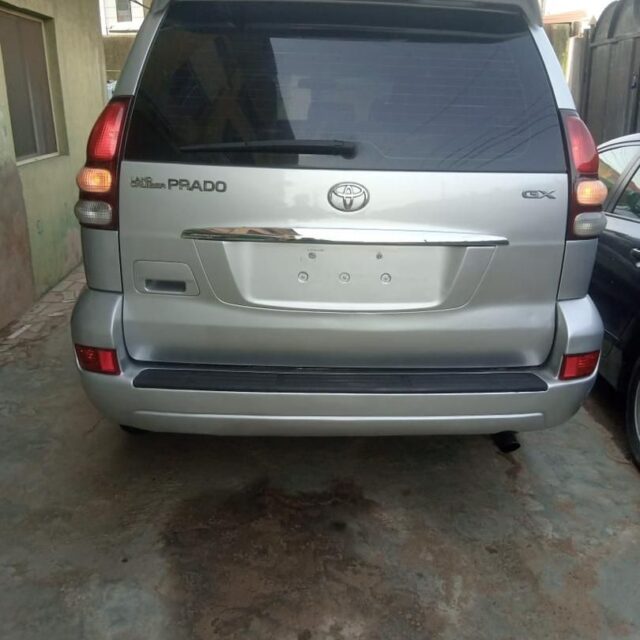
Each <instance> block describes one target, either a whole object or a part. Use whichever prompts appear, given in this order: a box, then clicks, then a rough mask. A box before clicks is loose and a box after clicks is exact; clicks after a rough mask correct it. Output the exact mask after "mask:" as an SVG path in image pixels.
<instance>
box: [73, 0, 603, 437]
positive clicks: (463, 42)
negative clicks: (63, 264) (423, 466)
mask: <svg viewBox="0 0 640 640" xmlns="http://www.w3.org/2000/svg"><path fill="white" fill-rule="evenodd" d="M540 23H541V19H540V11H539V7H538V3H537V0H526V1H522V2H518V1H517V0H511V1H509V0H502V1H496V0H492V1H491V2H482V1H465V2H459V3H458V2H454V1H451V2H447V3H443V2H433V1H430V0H418V1H417V2H412V3H405V2H403V3H394V2H380V1H375V0H374V1H371V2H362V1H360V0H358V1H355V0H353V1H350V0H337V1H332V2H328V1H327V2H323V1H315V0H311V1H301V0H293V1H286V2H280V1H276V2H264V1H257V2H255V1H245V0H160V1H158V0H156V2H155V3H154V5H153V7H152V9H151V12H150V14H149V16H148V17H147V19H146V21H145V23H144V26H143V27H142V30H141V31H140V34H139V35H138V37H137V39H136V42H135V45H134V47H133V50H132V52H131V55H130V57H129V60H128V62H127V64H126V67H125V69H124V71H123V74H122V77H121V79H120V81H119V83H118V86H117V89H116V92H115V95H114V98H113V100H112V101H111V102H110V103H109V105H108V106H107V107H106V109H105V111H104V112H103V114H102V115H101V116H100V118H99V120H98V122H97V123H96V125H95V127H94V129H93V131H92V133H91V136H90V140H89V144H88V154H87V163H86V166H85V167H84V168H83V169H82V170H81V172H80V174H79V176H78V184H79V186H80V200H79V202H78V204H77V206H76V215H77V217H78V220H79V221H80V223H81V225H82V239H83V246H84V259H85V267H86V273H87V280H88V287H89V288H88V290H87V291H86V292H85V293H84V295H83V296H82V297H81V299H80V300H79V301H78V304H77V306H76V309H75V313H74V317H73V321H72V331H73V341H74V344H75V348H76V355H77V361H78V366H79V369H80V371H81V375H82V381H83V384H84V388H85V390H86V392H87V394H88V395H89V397H90V398H91V399H92V400H93V402H94V403H95V404H96V405H97V407H99V408H100V409H101V410H102V411H103V412H104V414H106V415H107V416H108V417H109V418H111V419H112V420H114V421H115V422H117V423H119V424H122V425H126V426H128V427H134V428H138V429H143V430H152V431H182V432H192V433H194V432H197V433H209V434H228V435H231V434H233V435H255V434H271V435H343V434H367V435H390V434H436V433H438V434H456V433H496V432H505V431H525V430H531V429H541V428H544V427H549V426H552V425H557V424H559V423H561V422H563V421H565V420H567V419H568V418H569V417H570V416H571V415H573V413H574V412H575V411H576V410H577V409H578V408H579V406H580V404H581V403H582V401H583V399H584V398H585V396H586V394H587V393H588V391H589V389H590V387H591V385H592V383H593V381H594V378H595V375H596V368H597V365H598V358H599V351H600V346H601V339H602V324H601V321H600V317H599V316H598V313H597V311H596V309H595V307H594V305H593V303H592V302H591V300H590V298H589V297H588V295H587V290H588V285H589V279H590V276H591V270H592V266H593V262H594V257H595V253H596V244H597V239H596V237H597V235H598V234H599V233H600V232H601V231H602V228H603V224H604V216H603V215H602V213H601V203H602V201H603V199H604V196H605V195H606V189H605V187H604V185H603V184H602V183H600V182H599V181H598V180H597V171H598V156H597V152H596V149H595V147H594V144H593V140H592V138H591V136H590V134H589V132H588V130H587V129H586V127H585V125H584V124H583V123H582V121H581V120H580V119H579V117H578V116H577V115H576V112H575V106H574V103H573V100H572V98H571V95H570V93H569V90H568V88H567V86H566V84H565V82H564V80H563V76H562V72H561V69H560V66H559V64H558V62H557V60H556V57H555V55H554V52H553V50H552V48H551V45H550V44H549V41H548V39H547V37H546V36H545V33H544V31H543V29H542V27H541V24H540Z"/></svg>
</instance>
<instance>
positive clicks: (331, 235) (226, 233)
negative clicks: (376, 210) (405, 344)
mask: <svg viewBox="0 0 640 640" xmlns="http://www.w3.org/2000/svg"><path fill="white" fill-rule="evenodd" d="M181 237H182V238H184V239H187V240H217V241H221V242H298V243H306V244H368V245H413V246H422V245H436V246H449V247H487V246H491V247H494V246H496V245H505V244H509V241H508V240H507V239H506V238H502V237H500V236H490V235H482V234H477V233H461V232H455V231H428V230H424V231H403V230H393V229H390V230H386V229H318V228H307V227H304V228H302V227H298V228H295V229H291V228H280V227H211V228H209V229H186V230H185V231H183V232H182V234H181Z"/></svg>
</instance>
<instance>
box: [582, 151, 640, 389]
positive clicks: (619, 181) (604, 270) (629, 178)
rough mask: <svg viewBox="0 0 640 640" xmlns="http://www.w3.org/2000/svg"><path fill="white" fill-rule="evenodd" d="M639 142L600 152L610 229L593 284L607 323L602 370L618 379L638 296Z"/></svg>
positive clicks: (612, 379) (602, 240) (600, 250)
mask: <svg viewBox="0 0 640 640" xmlns="http://www.w3.org/2000/svg"><path fill="white" fill-rule="evenodd" d="M638 154H639V147H637V146H626V147H622V148H617V149H611V150H607V151H604V152H602V153H601V167H600V176H601V179H603V181H605V182H607V183H608V185H607V186H609V188H610V197H609V200H608V202H607V205H606V207H607V229H606V231H605V232H604V233H603V235H602V236H601V238H600V242H599V245H598V256H597V260H596V267H595V270H594V274H593V280H592V284H591V296H592V297H593V299H594V301H595V303H596V305H597V307H598V309H599V311H600V314H601V316H602V320H603V322H604V325H605V345H604V349H603V363H602V367H601V371H602V374H603V375H604V376H605V378H607V379H608V380H609V381H610V382H611V383H612V384H614V385H616V384H617V379H618V374H619V369H620V363H621V355H622V353H621V352H622V350H623V348H624V345H623V342H624V336H625V334H626V332H627V331H628V329H629V327H630V326H631V323H632V321H634V319H635V318H636V317H637V316H638V312H639V309H638V307H639V302H640V161H639V160H638Z"/></svg>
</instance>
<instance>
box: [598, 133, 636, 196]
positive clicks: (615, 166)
mask: <svg viewBox="0 0 640 640" xmlns="http://www.w3.org/2000/svg"><path fill="white" fill-rule="evenodd" d="M639 152H640V146H636V145H627V146H624V147H616V148H615V149H608V150H607V151H601V152H600V169H599V170H598V176H599V178H600V180H602V182H604V183H605V184H606V185H607V188H608V189H609V193H611V192H612V191H613V189H614V188H615V186H616V185H617V184H618V180H619V179H620V176H621V175H622V174H623V173H624V172H625V170H626V169H627V168H628V167H629V165H630V164H631V163H632V162H633V160H635V158H636V157H637V156H638V153H639Z"/></svg>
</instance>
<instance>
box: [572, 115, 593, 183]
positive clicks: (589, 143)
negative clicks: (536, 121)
mask: <svg viewBox="0 0 640 640" xmlns="http://www.w3.org/2000/svg"><path fill="white" fill-rule="evenodd" d="M564 127H565V131H566V133H567V142H568V143H569V149H570V151H571V160H572V161H573V166H574V168H575V170H576V172H577V173H579V174H580V175H582V176H597V175H598V149H597V147H596V143H595V142H594V141H593V137H592V135H591V132H590V131H589V129H587V125H586V124H585V123H584V122H583V121H582V119H581V118H580V116H578V115H576V114H575V113H567V114H565V116H564Z"/></svg>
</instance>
